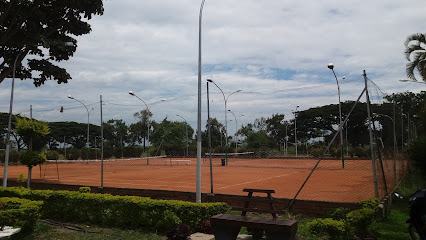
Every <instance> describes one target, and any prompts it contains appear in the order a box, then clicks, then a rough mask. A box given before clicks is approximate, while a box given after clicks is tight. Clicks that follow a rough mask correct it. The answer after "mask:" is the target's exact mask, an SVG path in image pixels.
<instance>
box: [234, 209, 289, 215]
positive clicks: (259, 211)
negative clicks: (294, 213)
mask: <svg viewBox="0 0 426 240" xmlns="http://www.w3.org/2000/svg"><path fill="white" fill-rule="evenodd" d="M232 210H234V211H242V212H257V213H276V214H285V213H286V212H284V211H281V210H271V209H259V208H243V207H232Z"/></svg>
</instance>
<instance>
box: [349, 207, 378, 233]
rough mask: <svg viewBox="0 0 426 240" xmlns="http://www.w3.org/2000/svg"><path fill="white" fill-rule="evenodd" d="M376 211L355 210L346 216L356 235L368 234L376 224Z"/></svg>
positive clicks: (366, 209)
mask: <svg viewBox="0 0 426 240" xmlns="http://www.w3.org/2000/svg"><path fill="white" fill-rule="evenodd" d="M374 216H375V211H374V210H373V209H370V208H363V209H358V210H354V211H352V212H350V213H348V214H347V215H346V221H347V222H348V223H349V224H350V226H351V227H353V228H354V230H355V233H361V234H365V233H368V227H369V226H370V225H371V224H372V223H373V222H374Z"/></svg>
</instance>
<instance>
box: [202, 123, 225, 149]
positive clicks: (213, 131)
mask: <svg viewBox="0 0 426 240" xmlns="http://www.w3.org/2000/svg"><path fill="white" fill-rule="evenodd" d="M210 120H211V125H210V135H211V139H212V148H213V149H214V148H217V147H219V146H222V140H223V142H225V134H224V131H223V129H224V127H223V124H221V123H219V121H218V120H217V119H216V118H211V119H210ZM208 126H209V122H208V120H207V121H206V130H205V131H203V132H202V133H201V139H202V141H201V143H202V144H203V147H208V143H209V139H208V136H209V133H208Z"/></svg>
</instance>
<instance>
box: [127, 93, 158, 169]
mask: <svg viewBox="0 0 426 240" xmlns="http://www.w3.org/2000/svg"><path fill="white" fill-rule="evenodd" d="M129 94H130V95H132V96H134V97H136V98H137V99H139V100H140V101H141V102H143V103H144V104H145V107H146V112H147V120H148V123H147V126H148V129H147V130H148V133H147V141H148V144H147V150H148V151H147V155H146V165H149V145H150V142H149V130H150V127H151V126H150V124H149V117H150V116H149V115H150V111H149V107H148V104H146V102H145V101H144V100H142V99H141V98H140V97H138V95H136V94H135V93H133V92H132V91H129ZM164 101H165V100H164V99H162V100H160V101H157V102H164ZM154 103H156V102H154Z"/></svg>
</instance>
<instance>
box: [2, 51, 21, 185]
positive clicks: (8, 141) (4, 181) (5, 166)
mask: <svg viewBox="0 0 426 240" xmlns="http://www.w3.org/2000/svg"><path fill="white" fill-rule="evenodd" d="M20 55H21V53H18V55H17V56H16V58H15V61H14V63H13V73H12V89H11V92H10V106H9V123H8V125H7V136H6V152H5V157H4V172H3V187H7V167H8V164H9V155H10V133H11V131H12V108H13V91H14V88H15V72H16V62H17V61H18V58H19V56H20Z"/></svg>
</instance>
